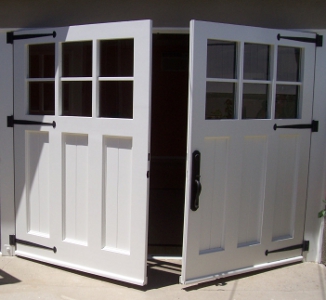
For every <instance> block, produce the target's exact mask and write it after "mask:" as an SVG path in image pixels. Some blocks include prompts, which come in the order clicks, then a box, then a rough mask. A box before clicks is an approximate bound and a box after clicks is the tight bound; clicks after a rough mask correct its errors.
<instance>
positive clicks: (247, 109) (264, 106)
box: [242, 84, 268, 119]
mask: <svg viewBox="0 0 326 300" xmlns="http://www.w3.org/2000/svg"><path fill="white" fill-rule="evenodd" d="M242 101H243V102H242V118H243V119H266V118H267V116H268V85H267V84H244V85H243V98H242Z"/></svg>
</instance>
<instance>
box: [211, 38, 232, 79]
mask: <svg viewBox="0 0 326 300" xmlns="http://www.w3.org/2000/svg"><path fill="white" fill-rule="evenodd" d="M235 67H236V43H235V42H226V41H218V40H208V41H207V77H208V78H229V79H234V78H236V71H235Z"/></svg>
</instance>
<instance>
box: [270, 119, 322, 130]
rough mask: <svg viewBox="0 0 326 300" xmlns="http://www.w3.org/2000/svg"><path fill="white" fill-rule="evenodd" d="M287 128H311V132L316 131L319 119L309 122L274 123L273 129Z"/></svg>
mask: <svg viewBox="0 0 326 300" xmlns="http://www.w3.org/2000/svg"><path fill="white" fill-rule="evenodd" d="M278 128H288V129H311V132H318V130H319V121H316V120H312V121H311V123H310V124H291V125H281V126H280V125H277V124H274V126H273V129H274V130H277V129H278Z"/></svg>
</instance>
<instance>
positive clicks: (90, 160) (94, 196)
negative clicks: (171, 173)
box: [14, 21, 152, 285]
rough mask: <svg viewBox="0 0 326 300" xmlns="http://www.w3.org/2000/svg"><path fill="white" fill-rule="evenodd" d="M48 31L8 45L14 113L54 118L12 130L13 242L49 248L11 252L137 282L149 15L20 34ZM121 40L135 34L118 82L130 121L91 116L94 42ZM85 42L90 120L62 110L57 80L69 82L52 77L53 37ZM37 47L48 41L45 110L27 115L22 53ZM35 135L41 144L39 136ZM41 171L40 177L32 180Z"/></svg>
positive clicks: (143, 224)
mask: <svg viewBox="0 0 326 300" xmlns="http://www.w3.org/2000/svg"><path fill="white" fill-rule="evenodd" d="M53 30H55V31H56V33H57V36H56V38H52V37H43V38H38V39H32V40H21V41H15V44H14V68H15V69H14V70H15V95H14V96H15V118H16V119H25V120H26V119H27V120H39V121H43V122H52V121H55V122H56V128H52V127H45V126H35V125H33V126H24V125H18V126H15V129H14V130H15V166H16V170H15V174H16V197H17V198H16V214H17V234H16V235H17V238H19V239H22V240H28V241H31V242H34V243H39V244H42V245H46V246H49V247H53V246H55V247H56V248H57V253H53V252H51V251H48V250H44V249H39V248H35V247H30V246H26V245H22V244H18V245H17V255H21V256H24V257H29V258H32V259H36V260H40V261H44V262H48V263H53V264H56V265H59V266H64V267H68V268H73V269H76V270H81V271H85V272H89V273H92V274H97V275H100V276H105V277H108V278H112V279H117V280H122V281H126V282H130V283H134V284H138V285H144V284H146V282H147V277H146V276H147V275H146V268H147V267H146V262H147V210H148V178H147V171H148V153H149V120H150V86H151V84H150V70H151V35H152V33H151V21H135V22H121V23H107V24H94V25H83V26H72V27H67V28H54V29H40V30H33V31H26V32H25V31H24V33H33V32H37V33H40V32H41V33H42V32H52V31H53ZM15 34H20V32H17V33H15ZM123 38H128V39H130V38H133V39H134V74H133V76H132V77H128V78H126V80H128V81H131V82H133V118H132V119H115V118H99V117H98V112H99V109H98V103H99V100H98V97H99V90H98V89H99V80H100V79H99V78H98V74H99V67H100V66H99V62H98V60H99V44H100V43H99V41H100V40H105V39H123ZM84 40H86V41H93V67H92V70H93V76H92V77H90V78H89V77H87V78H86V80H87V81H91V82H92V117H76V116H62V115H61V111H62V104H61V82H63V81H68V80H75V78H68V79H67V78H64V79H62V78H61V74H62V71H61V61H62V57H61V43H62V42H65V41H84ZM37 43H38V44H42V43H55V47H56V59H55V61H56V75H55V79H54V81H55V93H56V94H55V115H52V116H51V115H50V116H49V115H47V116H36V115H28V114H27V111H28V110H27V107H28V106H27V99H28V96H27V95H28V94H27V83H28V80H27V74H28V72H27V61H28V60H27V51H26V50H27V48H28V47H27V46H28V45H29V44H37ZM83 79H84V78H82V80H83ZM78 80H81V79H80V78H79V79H78ZM111 80H112V79H111ZM114 80H117V78H115V79H114ZM119 80H120V79H119ZM74 101H75V100H74ZM41 137H47V138H48V140H46V142H45V141H44V139H43V140H42V138H41ZM45 144H47V145H46V147H45V146H44V145H45ZM48 171H49V173H47V172H48ZM44 173H45V174H47V175H46V176H48V179H47V178H46V176H45V178H41V177H43V175H42V174H44ZM35 178H36V179H37V180H35ZM44 181H46V183H47V184H43V182H44ZM27 183H29V185H27ZM29 186H30V187H31V188H30V189H28V188H27V187H29ZM48 191H49V192H48ZM45 195H48V197H47V196H45ZM28 199H29V200H28ZM43 201H48V205H47V206H42V205H43V204H42V203H43ZM47 211H48V212H47ZM28 212H30V214H28ZM46 212H47V214H46ZM44 215H47V216H48V217H47V218H46V224H47V226H48V227H46V226H45V225H44V224H43V223H44V222H45V220H44ZM27 216H29V218H30V220H28V219H27ZM28 224H30V225H29V226H28ZM38 226H39V227H38ZM34 228H35V229H34ZM44 228H45V229H44Z"/></svg>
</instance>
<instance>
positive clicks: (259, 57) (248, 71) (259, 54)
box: [243, 44, 269, 80]
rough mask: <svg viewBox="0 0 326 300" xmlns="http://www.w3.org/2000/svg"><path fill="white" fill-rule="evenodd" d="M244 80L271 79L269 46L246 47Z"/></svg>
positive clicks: (255, 45)
mask: <svg viewBox="0 0 326 300" xmlns="http://www.w3.org/2000/svg"><path fill="white" fill-rule="evenodd" d="M243 77H244V79H252V80H268V79H269V46H268V45H258V44H245V45H244V74H243Z"/></svg>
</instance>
